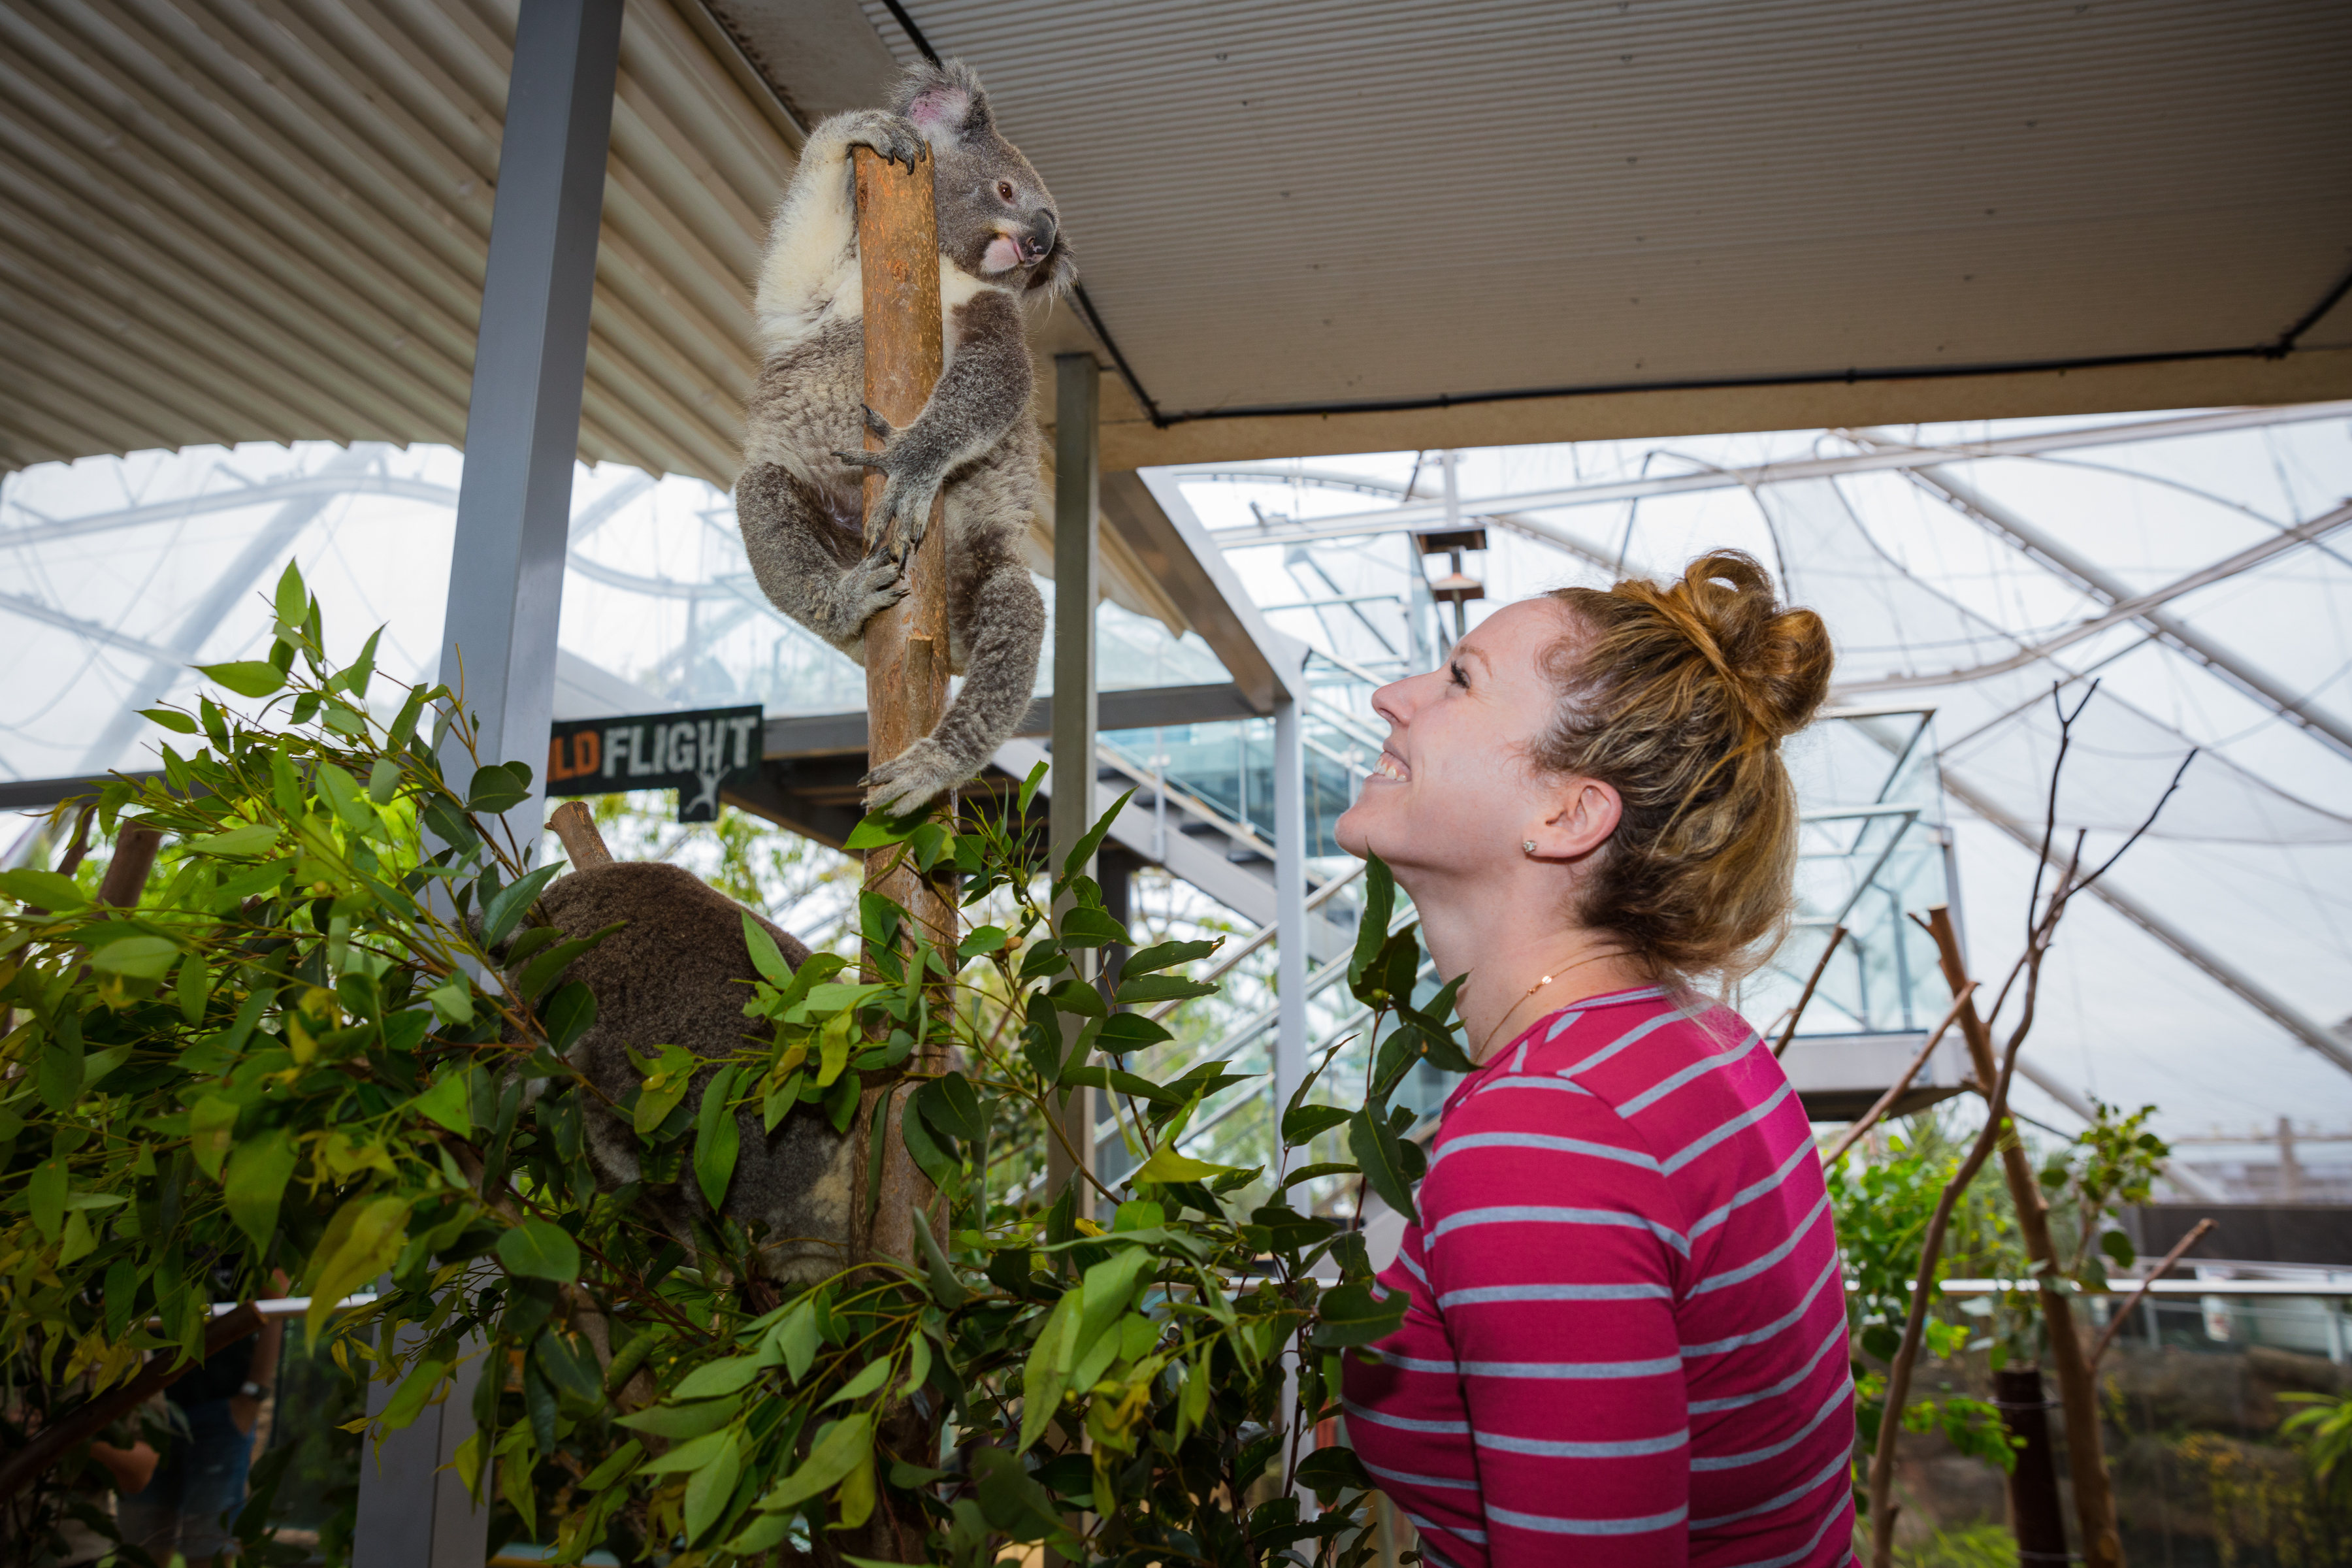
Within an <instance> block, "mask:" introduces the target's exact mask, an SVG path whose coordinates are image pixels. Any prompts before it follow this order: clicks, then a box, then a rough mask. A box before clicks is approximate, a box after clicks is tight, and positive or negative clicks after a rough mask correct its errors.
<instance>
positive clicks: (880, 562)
mask: <svg viewBox="0 0 2352 1568" xmlns="http://www.w3.org/2000/svg"><path fill="white" fill-rule="evenodd" d="M902 565H903V561H902V558H901V557H900V556H898V555H896V554H893V553H892V552H890V551H888V550H887V549H885V550H877V551H876V552H874V553H872V554H871V555H868V556H867V557H866V559H865V560H863V561H861V562H859V563H857V564H856V565H855V566H853V567H851V568H850V569H849V570H848V571H846V572H844V573H843V574H841V583H840V585H839V587H838V588H837V589H836V590H835V598H834V612H835V613H834V616H833V622H834V624H833V626H831V627H830V628H828V629H829V630H830V631H831V633H832V637H831V640H832V641H833V643H834V644H835V646H836V647H840V646H844V645H846V644H848V643H852V642H855V641H856V640H857V638H858V637H860V636H861V635H863V634H864V632H865V630H866V622H868V621H870V620H872V619H873V618H874V617H875V616H878V615H880V614H881V613H882V612H883V611H885V610H887V609H888V608H889V607H890V606H891V605H895V604H897V603H898V601H899V600H901V599H903V598H905V597H906V596H907V594H908V586H909V584H908V582H907V575H906V573H905V572H904V571H903V570H902Z"/></svg>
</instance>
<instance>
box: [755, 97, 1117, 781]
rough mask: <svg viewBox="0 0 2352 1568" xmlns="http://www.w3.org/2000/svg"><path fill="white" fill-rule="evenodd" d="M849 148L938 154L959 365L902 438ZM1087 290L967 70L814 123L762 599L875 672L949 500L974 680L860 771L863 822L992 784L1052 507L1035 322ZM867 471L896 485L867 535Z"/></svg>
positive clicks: (790, 287)
mask: <svg viewBox="0 0 2352 1568" xmlns="http://www.w3.org/2000/svg"><path fill="white" fill-rule="evenodd" d="M856 147H871V148H873V149H874V150H875V151H876V152H877V153H881V154H882V155H883V156H885V157H887V158H890V159H893V160H896V161H898V162H903V163H907V164H908V166H909V167H912V166H913V165H914V163H915V160H916V157H917V154H918V153H919V151H920V150H921V149H923V148H926V147H928V148H929V151H930V153H931V155H932V158H933V160H934V162H935V168H934V175H933V205H934V207H935V208H936V210H937V212H938V215H939V229H940V309H941V311H942V314H943V316H944V325H945V338H946V351H947V363H946V367H945V369H944V370H943V371H942V373H941V374H940V381H939V384H938V385H937V386H936V387H935V388H933V389H932V392H931V396H930V400H929V402H928V403H926V404H925V405H924V406H923V410H922V413H921V414H920V415H919V416H917V418H916V419H915V421H914V423H912V424H910V425H908V426H906V427H905V428H904V429H900V430H893V429H891V428H890V427H889V426H888V425H887V423H885V422H884V421H882V420H881V419H880V418H879V417H878V416H876V415H874V414H873V412H872V411H871V410H869V409H867V408H866V405H865V315H864V311H865V288H864V283H863V279H861V277H860V275H859V270H858V258H857V214H856V194H855V176H854V174H853V170H852V166H851V149H852V148H856ZM1007 193H1010V194H1009V195H1008V194H1007ZM1075 276H1076V268H1075V266H1074V264H1073V263H1072V262H1071V260H1070V255H1069V247H1068V246H1067V245H1066V243H1065V242H1064V240H1063V237H1062V233H1061V222H1060V219H1059V218H1058V217H1057V216H1056V215H1055V208H1054V198H1053V196H1052V195H1050V194H1048V193H1047V191H1046V189H1045V183H1044V182H1043V181H1041V180H1039V179H1038V178H1037V172H1036V171H1035V170H1034V169H1033V168H1031V167H1030V166H1029V161H1028V160H1027V159H1025V158H1024V157H1023V156H1022V155H1021V153H1020V151H1019V149H1017V148H1015V147H1014V146H1013V144H1012V143H1011V142H1007V141H1006V140H1005V139H1004V138H1003V135H1001V134H999V132H997V129H996V122H995V120H994V118H993V117H992V115H991V114H990V112H989V108H988V99H987V96H986V94H984V93H983V92H982V89H981V85H980V79H979V77H978V76H976V75H974V74H973V73H972V71H971V69H970V68H968V67H966V66H964V65H963V64H961V62H960V61H954V60H950V61H949V62H948V63H947V64H946V65H944V66H931V65H920V66H917V67H915V68H913V69H912V70H910V71H908V73H907V75H906V77H905V78H904V79H902V80H901V81H900V82H899V84H898V89H897V91H896V92H895V93H894V95H893V97H892V100H891V106H890V108H889V109H887V110H857V111H855V112H852V113H848V114H836V115H835V116H834V117H832V118H831V119H829V120H826V121H824V122H822V123H821V124H819V125H818V126H817V128H816V129H815V131H814V132H811V134H810V136H809V139H808V143H807V145H806V146H805V147H803V149H802V150H801V161H800V167H799V169H798V170H797V171H796V172H795V173H794V174H793V183H792V185H791V188H790V189H789V190H787V191H786V192H785V194H784V199H783V203H782V205H781V206H780V207H779V208H778V209H777V212H776V217H775V221H774V223H773V225H772V227H771V228H770V230H769V233H768V245H767V250H766V252H765V254H764V255H763V256H762V257H761V262H760V279H759V289H758V294H757V297H756V299H755V300H754V301H753V310H754V314H755V316H756V317H757V321H758V334H759V341H758V345H757V346H758V348H759V351H760V354H761V369H760V379H759V382H758V384H757V385H756V386H755V387H754V388H753V390H752V393H751V399H750V402H749V404H748V406H747V407H746V409H745V421H744V422H745V435H744V442H743V458H744V465H743V473H742V477H741V478H740V479H739V480H738V481H737V482H736V487H735V509H736V516H737V518H738V520H739V521H740V525H741V528H742V531H743V545H744V549H745V551H746V552H747V553H748V554H749V555H750V557H751V570H752V572H753V574H756V575H757V576H758V578H759V580H760V586H761V590H762V591H763V592H765V593H766V595H768V597H769V598H770V599H771V600H772V601H773V602H774V604H775V605H776V606H777V608H779V609H781V610H782V611H783V612H784V613H785V614H786V615H788V616H792V617H793V619H794V620H796V621H798V622H799V623H800V624H801V625H803V626H806V627H808V628H809V630H811V631H813V632H814V633H815V634H816V635H817V636H819V637H823V638H824V640H825V641H827V642H829V643H831V644H832V645H833V646H834V647H837V648H840V649H841V650H842V651H843V652H845V653H846V654H848V655H849V657H850V658H855V659H858V660H859V661H860V662H861V663H862V662H863V661H864V654H865V649H864V644H863V635H864V629H865V626H866V621H867V619H868V618H869V617H871V616H873V615H874V614H875V613H876V612H877V611H878V610H882V609H885V608H887V606H889V605H894V604H896V603H897V602H898V600H899V599H901V598H902V597H904V596H905V595H906V593H907V583H906V579H905V576H904V562H905V560H906V558H907V556H908V554H909V553H911V552H912V551H913V548H914V546H915V544H916V543H918V542H919V541H920V540H921V537H922V535H923V533H924V531H926V529H927V528H928V526H929V521H930V514H931V502H932V500H933V498H934V497H938V496H942V495H943V496H944V497H945V498H946V501H947V505H946V511H945V519H946V521H945V526H946V529H947V558H948V627H949V665H950V668H951V669H953V670H955V671H956V672H958V673H960V674H961V675H963V677H964V683H963V688H962V689H961V691H960V692H959V693H958V694H957V696H956V700H955V701H954V703H953V705H952V706H950V708H949V710H948V711H947V712H946V714H945V715H943V716H942V717H941V718H940V723H939V727H938V728H937V729H936V730H934V731H932V732H931V733H930V734H929V735H928V736H926V737H924V738H923V739H922V740H919V741H918V742H915V743H914V744H913V745H912V746H909V747H908V749H907V750H906V751H905V752H901V753H900V754H899V755H898V756H897V757H894V758H887V759H884V760H883V761H882V762H881V763H880V764H879V765H878V766H877V767H876V768H875V769H874V770H873V771H872V772H871V773H867V774H866V778H865V779H864V780H863V781H862V782H863V784H864V785H865V786H866V805H867V806H868V807H869V808H877V807H878V808H885V809H889V810H893V811H906V810H909V809H911V808H912V807H914V806H916V805H920V804H921V803H923V802H924V801H927V800H929V799H930V798H932V797H933V796H935V795H939V794H940V792H941V791H943V790H947V789H950V788H952V787H954V786H955V785H957V784H961V783H962V782H963V781H964V780H966V779H968V778H971V777H972V776H973V775H974V774H976V773H979V771H980V770H981V768H982V766H984V765H985V764H986V763H987V761H988V759H989V757H990V756H991V755H992V754H993V753H994V752H995V751H996V748H997V747H999V746H1000V745H1002V744H1003V742H1004V741H1005V740H1006V738H1007V737H1009V736H1010V735H1011V734H1012V733H1013V729H1014V727H1015V726H1016V725H1017V724H1018V723H1019V722H1020V720H1021V716H1022V714H1023V712H1024V710H1025V709H1026V708H1027V706H1028V703H1029V698H1030V695H1031V693H1032V692H1033V691H1034V689H1035V688H1036V683H1037V650H1038V646H1039V644H1040V642H1041V641H1042V640H1043V638H1044V637H1045V603H1044V601H1043V600H1042V599H1040V598H1039V597H1038V594H1037V587H1036V584H1034V583H1033V582H1032V581H1031V580H1030V577H1029V570H1028V567H1027V566H1026V565H1024V563H1023V561H1022V556H1021V539H1022V536H1023V535H1024V532H1025V531H1027V528H1028V524H1029V520H1030V519H1031V517H1032V516H1034V515H1037V514H1039V513H1041V512H1042V511H1043V510H1045V504H1046V500H1045V480H1044V477H1043V473H1042V468H1041V457H1042V454H1041V450H1040V442H1039V439H1038V435H1037V426H1036V422H1035V421H1034V420H1033V419H1032V418H1031V417H1030V416H1029V395H1030V373H1029V349H1028V343H1027V341H1026V335H1025V331H1024V319H1023V313H1022V312H1023V306H1024V300H1037V299H1050V298H1051V297H1052V295H1053V294H1054V292H1055V290H1057V289H1060V288H1062V287H1063V286H1064V285H1066V283H1068V282H1069V281H1070V279H1072V278H1074V277H1075ZM869 427H870V428H872V429H873V430H874V431H875V433H876V434H877V435H880V436H883V437H886V439H885V443H884V446H883V447H882V450H880V451H879V452H874V453H867V452H864V451H861V450H859V449H858V448H859V447H860V446H861V444H862V440H863V437H864V436H865V433H866V430H867V429H868V428H869ZM866 468H877V469H879V470H880V471H881V472H882V473H883V474H885V475H886V476H887V485H886V486H885V488H884V489H883V492H882V499H881V502H880V504H879V505H878V506H877V508H876V516H875V517H874V518H872V519H870V520H866V526H865V531H863V532H861V526H860V510H861V495H860V491H861V489H862V486H863V483H864V475H865V470H866ZM894 520H895V521H896V522H897V524H898V535H897V537H898V539H899V541H900V543H899V545H898V546H897V547H895V548H894V547H893V546H892V544H891V540H892V538H893V533H892V526H891V525H892V523H893V521H894Z"/></svg>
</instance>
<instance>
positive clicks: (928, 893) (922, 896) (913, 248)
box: [856, 147, 958, 1261]
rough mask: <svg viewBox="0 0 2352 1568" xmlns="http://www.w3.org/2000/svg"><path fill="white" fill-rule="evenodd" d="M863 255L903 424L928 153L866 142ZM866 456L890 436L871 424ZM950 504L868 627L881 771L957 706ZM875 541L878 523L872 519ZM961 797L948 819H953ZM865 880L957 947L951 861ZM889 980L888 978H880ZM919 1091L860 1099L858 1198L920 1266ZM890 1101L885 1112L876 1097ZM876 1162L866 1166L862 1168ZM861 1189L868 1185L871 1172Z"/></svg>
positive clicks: (876, 340)
mask: <svg viewBox="0 0 2352 1568" xmlns="http://www.w3.org/2000/svg"><path fill="white" fill-rule="evenodd" d="M932 168H933V164H932V160H931V159H930V157H929V154H926V155H925V156H924V157H923V158H922V159H921V160H920V161H919V163H917V164H916V165H915V167H914V168H913V169H912V170H908V169H905V168H902V167H900V166H899V165H898V164H896V163H889V162H887V161H886V160H884V159H882V158H881V157H879V156H877V154H876V153H874V151H873V150H872V149H871V148H866V147H860V148H858V149H857V150H856V178H857V258H858V268H859V272H860V274H861V276H862V278H863V280H864V286H865V291H866V405H867V406H868V407H870V408H872V409H873V410H874V412H876V413H877V414H879V415H880V416H882V417H883V418H885V419H887V420H888V421H889V422H890V424H892V425H893V426H897V427H898V428H900V429H904V428H905V427H906V426H909V425H912V424H913V423H914V422H915V420H916V418H917V417H918V416H920V415H921V413H922V411H923V405H925V404H926V403H928V402H929V399H930V395H931V388H932V386H933V385H934V384H936V383H937V382H938V381H939V378H940V369H941V366H942V365H943V363H945V358H946V344H945V336H944V330H943V323H942V321H941V317H940V259H939V219H938V214H937V212H936V210H935V209H934V208H933V206H932V198H931V174H932ZM881 445H882V443H881V439H880V438H879V437H877V436H875V435H874V434H873V433H872V432H871V431H868V432H867V433H866V448H867V449H868V450H869V451H873V450H879V449H880V447H881ZM884 483H885V480H884V478H883V476H882V475H881V474H880V473H878V472H876V471H873V470H870V469H869V470H868V471H867V473H866V515H867V516H868V517H871V516H873V515H874V513H875V510H876V509H877V507H878V506H879V505H880V504H881V500H882V489H883V485H884ZM942 510H943V507H942V503H937V502H935V503H934V504H933V506H932V509H931V521H930V527H929V529H928V530H927V531H925V533H924V535H923V542H922V546H921V548H920V549H919V550H917V551H916V552H914V557H913V559H912V560H910V561H908V563H906V567H905V570H906V574H907V583H908V595H907V596H906V597H905V598H903V599H901V600H900V601H898V604H897V605H894V606H892V607H891V608H889V609H887V610H884V611H883V612H882V613H881V614H879V615H877V616H875V617H874V618H873V619H872V620H870V621H868V622H866V758H867V762H868V763H869V765H877V766H878V765H879V764H881V763H886V762H888V761H889V760H890V759H891V758H893V757H896V756H898V754H899V753H900V752H904V751H905V750H906V749H907V748H908V746H910V745H912V744H913V743H914V742H917V741H919V740H921V739H922V738H923V737H924V736H926V735H928V734H929V733H930V732H931V731H932V729H933V728H934V727H936V726H937V725H938V723H939V721H940V715H941V714H942V713H944V712H945V711H946V710H947V701H948V581H947V577H948V567H947V529H946V527H945V525H944V523H943V521H942V516H941V514H942ZM867 537H868V538H869V539H871V537H872V525H871V524H868V526H867ZM954 812H955V797H954V795H952V794H950V795H949V796H947V797H946V798H945V799H944V800H942V801H941V802H940V805H939V807H938V808H937V815H938V816H940V817H942V818H945V817H951V816H953V815H954ZM866 887H867V888H868V889H872V890H873V891H875V892H877V893H881V894H883V895H884V896H886V897H887V898H889V899H891V900H894V901H895V902H896V903H897V904H898V906H899V907H900V908H901V909H903V910H906V911H907V913H908V917H909V918H908V926H909V927H910V928H911V929H908V930H907V931H902V932H901V933H900V938H899V944H898V945H899V950H900V952H903V953H905V954H906V955H907V956H908V957H909V958H911V957H912V956H913V955H914V952H915V945H916V942H917V941H918V940H920V941H923V942H929V944H930V946H931V948H932V949H933V950H934V951H935V952H946V953H952V952H954V951H955V946H956V942H957V940H958V938H957V931H956V900H955V887H954V883H953V880H952V867H950V868H948V870H947V871H946V872H945V873H943V874H941V875H937V876H925V875H923V874H921V873H920V872H919V871H917V870H916V868H915V867H914V864H913V862H912V860H911V858H910V857H909V856H908V852H907V849H906V847H905V846H903V845H890V846H887V847H883V848H879V849H869V850H867V851H866ZM874 978H878V976H874ZM945 1066H946V1062H945V1060H944V1058H943V1057H942V1056H941V1054H940V1052H938V1051H937V1050H935V1049H932V1048H930V1047H925V1048H924V1049H923V1050H922V1051H921V1053H920V1054H919V1055H918V1056H916V1057H915V1058H911V1059H910V1060H908V1063H907V1064H906V1067H907V1070H908V1072H912V1073H916V1074H921V1075H929V1074H935V1073H938V1072H940V1071H941V1070H942V1069H943V1068H945ZM908 1092H909V1090H908V1089H907V1087H906V1086H904V1085H898V1086H892V1085H887V1084H884V1085H876V1086H870V1087H868V1088H867V1089H866V1091H865V1103H864V1104H863V1105H862V1106H861V1108H860V1109H861V1111H862V1113H863V1114H864V1117H865V1121H864V1125H865V1126H866V1128H867V1129H868V1130H869V1132H868V1135H869V1136H872V1137H877V1138H883V1139H885V1140H886V1141H887V1142H886V1143H885V1147H884V1153H883V1159H882V1164H881V1170H880V1172H879V1181H878V1184H877V1191H876V1192H874V1193H872V1194H868V1193H866V1192H864V1191H860V1192H859V1193H858V1194H857V1200H858V1204H859V1210H858V1212H859V1214H860V1215H861V1216H863V1215H872V1216H873V1220H872V1224H873V1230H872V1233H871V1234H870V1235H869V1236H867V1237H866V1238H865V1247H864V1248H863V1250H864V1251H865V1252H866V1254H867V1255H868V1256H877V1255H884V1256H888V1257H892V1258H901V1259H905V1260H908V1261H912V1260H913V1258H914V1256H915V1240H914V1231H913V1225H914V1219H913V1215H914V1213H915V1211H916V1210H917V1209H918V1208H928V1206H929V1200H930V1198H931V1195H932V1194H931V1187H930V1184H929V1182H928V1181H926V1180H925V1179H924V1178H923V1175H922V1173H921V1172H920V1171H919V1170H918V1169H916V1167H915V1163H914V1161H913V1160H912V1158H910V1157H909V1156H908V1153H907V1151H906V1146H905V1143H904V1142H903V1141H902V1140H901V1139H900V1138H899V1136H898V1120H899V1118H900V1116H902V1115H903V1114H904V1110H905V1105H904V1102H905V1099H906V1095H907V1093H908ZM884 1096H888V1097H889V1102H888V1104H887V1105H886V1106H884V1107H882V1108H881V1110H880V1111H879V1112H878V1113H877V1110H876V1106H875V1101H876V1100H877V1099H880V1098H882V1097H884ZM858 1169H859V1171H860V1172H861V1173H863V1172H864V1171H865V1170H866V1169H867V1166H866V1163H865V1162H863V1161H861V1162H860V1163H859V1166H858ZM860 1186H861V1188H862V1186H863V1182H862V1180H861V1182H860Z"/></svg>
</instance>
